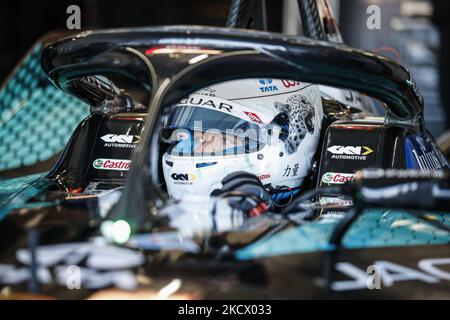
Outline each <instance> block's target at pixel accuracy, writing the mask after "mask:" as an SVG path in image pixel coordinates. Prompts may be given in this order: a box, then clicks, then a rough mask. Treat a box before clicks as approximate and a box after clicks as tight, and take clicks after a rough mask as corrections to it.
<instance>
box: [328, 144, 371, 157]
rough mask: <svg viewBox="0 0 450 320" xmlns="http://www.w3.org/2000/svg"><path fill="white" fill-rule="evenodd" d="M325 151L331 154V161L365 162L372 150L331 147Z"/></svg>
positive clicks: (366, 148)
mask: <svg viewBox="0 0 450 320" xmlns="http://www.w3.org/2000/svg"><path fill="white" fill-rule="evenodd" d="M327 151H328V152H330V153H331V154H333V155H332V156H331V159H338V160H366V159H367V156H368V155H369V154H371V153H373V150H372V149H371V148H369V147H367V146H331V147H329V148H327Z"/></svg>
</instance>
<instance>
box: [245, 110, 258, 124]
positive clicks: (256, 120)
mask: <svg viewBox="0 0 450 320" xmlns="http://www.w3.org/2000/svg"><path fill="white" fill-rule="evenodd" d="M244 113H245V114H246V115H247V116H248V117H249V118H250V120H252V121H253V122H258V123H262V120H261V118H260V117H258V115H257V114H256V113H253V112H249V111H244Z"/></svg>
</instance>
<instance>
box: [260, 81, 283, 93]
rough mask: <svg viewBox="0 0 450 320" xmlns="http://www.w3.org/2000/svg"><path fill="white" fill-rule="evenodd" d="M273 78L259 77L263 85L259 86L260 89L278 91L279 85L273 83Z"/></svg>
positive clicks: (262, 90)
mask: <svg viewBox="0 0 450 320" xmlns="http://www.w3.org/2000/svg"><path fill="white" fill-rule="evenodd" d="M272 82H273V80H272V79H259V80H258V83H259V84H261V85H262V87H259V88H258V89H259V90H260V91H261V92H274V91H278V88H277V86H274V85H272Z"/></svg>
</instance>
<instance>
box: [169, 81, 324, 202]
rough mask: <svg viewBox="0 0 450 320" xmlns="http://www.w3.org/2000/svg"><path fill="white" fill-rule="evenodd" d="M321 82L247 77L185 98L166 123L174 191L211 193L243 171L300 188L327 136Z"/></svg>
mask: <svg viewBox="0 0 450 320" xmlns="http://www.w3.org/2000/svg"><path fill="white" fill-rule="evenodd" d="M322 117H323V110H322V102H321V97H320V92H319V89H318V87H317V86H316V85H311V84H306V83H300V82H296V81H291V80H276V79H245V80H234V81H229V82H224V83H221V84H219V85H215V86H212V87H208V88H205V89H203V90H200V91H199V92H196V93H194V94H191V95H190V96H188V97H186V98H185V99H183V100H181V101H180V102H179V103H178V104H177V105H176V106H174V107H173V111H172V113H171V115H170V116H169V118H168V120H167V122H166V123H165V125H164V128H163V130H162V131H161V138H162V140H163V142H166V143H169V147H168V149H167V152H166V153H165V154H164V155H163V159H162V166H163V171H164V179H165V182H166V185H167V191H168V193H169V195H170V196H171V197H173V198H179V197H181V196H183V195H186V194H196V195H207V196H209V195H210V194H211V192H212V191H213V190H215V189H219V188H221V181H222V179H223V178H224V177H225V176H226V175H228V174H230V173H233V172H236V171H247V172H250V173H253V174H255V175H257V176H258V177H259V179H260V180H261V182H262V183H263V184H264V185H271V187H272V190H275V191H276V190H281V189H283V190H286V189H289V188H298V187H300V186H301V184H302V182H303V179H304V178H305V176H306V175H307V174H308V173H309V171H310V167H311V164H312V160H313V156H314V154H315V152H316V148H317V144H318V141H319V138H320V130H321V123H322Z"/></svg>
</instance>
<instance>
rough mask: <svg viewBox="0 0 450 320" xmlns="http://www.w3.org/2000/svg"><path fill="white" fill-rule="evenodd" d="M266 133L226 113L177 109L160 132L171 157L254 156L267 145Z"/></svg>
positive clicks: (180, 107) (205, 109)
mask: <svg viewBox="0 0 450 320" xmlns="http://www.w3.org/2000/svg"><path fill="white" fill-rule="evenodd" d="M265 136H266V131H265V130H264V128H263V127H262V126H260V125H258V124H255V123H252V122H249V121H246V120H244V119H241V118H239V117H236V116H233V115H231V114H226V113H224V112H220V111H216V110H212V109H207V108H201V107H194V106H176V107H175V110H174V112H173V113H172V114H171V116H170V117H169V118H168V120H167V122H166V125H165V126H164V127H163V129H162V130H161V132H160V137H161V140H162V141H164V142H166V143H169V144H170V147H169V149H168V153H169V154H173V155H182V156H199V155H201V156H215V155H232V154H242V153H249V152H255V151H258V150H259V149H261V148H262V147H263V146H264V145H265V142H266V139H265Z"/></svg>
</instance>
